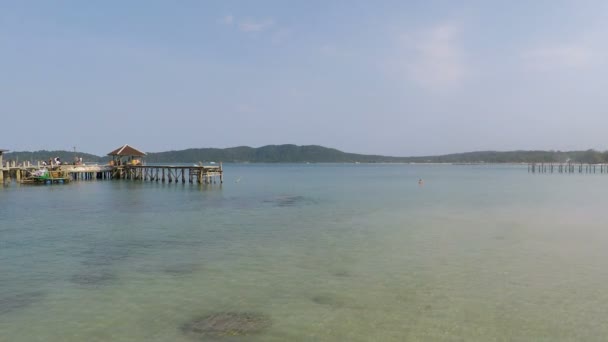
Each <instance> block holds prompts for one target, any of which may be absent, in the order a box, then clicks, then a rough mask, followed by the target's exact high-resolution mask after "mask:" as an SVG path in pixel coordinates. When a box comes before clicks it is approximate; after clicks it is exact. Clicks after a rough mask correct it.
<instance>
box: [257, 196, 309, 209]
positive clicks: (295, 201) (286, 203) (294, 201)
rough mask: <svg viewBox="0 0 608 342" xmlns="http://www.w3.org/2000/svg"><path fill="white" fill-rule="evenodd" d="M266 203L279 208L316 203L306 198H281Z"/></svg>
mask: <svg viewBox="0 0 608 342" xmlns="http://www.w3.org/2000/svg"><path fill="white" fill-rule="evenodd" d="M264 202H266V203H273V204H274V205H275V206H277V207H294V206H297V205H303V204H312V203H314V201H313V200H312V199H310V198H308V197H304V196H279V197H276V198H273V199H271V200H266V201H264Z"/></svg>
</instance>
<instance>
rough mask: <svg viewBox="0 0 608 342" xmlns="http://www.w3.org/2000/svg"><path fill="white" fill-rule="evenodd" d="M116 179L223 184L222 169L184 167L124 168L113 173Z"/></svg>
mask: <svg viewBox="0 0 608 342" xmlns="http://www.w3.org/2000/svg"><path fill="white" fill-rule="evenodd" d="M111 173H112V175H111V177H112V178H114V179H129V180H141V181H156V182H159V181H160V182H163V183H164V182H169V183H173V182H175V183H179V182H181V183H186V182H188V183H199V184H211V183H217V182H218V181H219V183H223V182H224V174H223V170H222V168H221V167H204V166H195V167H182V166H124V167H116V168H114V169H113V170H112V171H111Z"/></svg>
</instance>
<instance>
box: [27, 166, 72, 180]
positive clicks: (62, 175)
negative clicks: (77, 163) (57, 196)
mask: <svg viewBox="0 0 608 342" xmlns="http://www.w3.org/2000/svg"><path fill="white" fill-rule="evenodd" d="M70 180H71V179H70V177H69V174H68V173H67V172H65V171H52V170H51V171H49V170H47V169H40V170H37V171H34V172H31V173H30V174H29V175H27V176H26V177H25V178H22V179H21V184H65V183H69V182H70Z"/></svg>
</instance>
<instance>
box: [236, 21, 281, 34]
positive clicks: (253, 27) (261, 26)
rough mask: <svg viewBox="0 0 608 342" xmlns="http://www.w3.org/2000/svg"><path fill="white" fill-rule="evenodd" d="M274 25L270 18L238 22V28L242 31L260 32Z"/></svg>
mask: <svg viewBox="0 0 608 342" xmlns="http://www.w3.org/2000/svg"><path fill="white" fill-rule="evenodd" d="M273 26H274V21H272V20H270V19H266V20H262V21H255V20H252V19H249V20H246V21H242V22H240V23H239V29H240V30H241V31H243V32H261V31H265V30H268V29H270V28H272V27H273Z"/></svg>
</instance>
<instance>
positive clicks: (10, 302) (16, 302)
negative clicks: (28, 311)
mask: <svg viewBox="0 0 608 342" xmlns="http://www.w3.org/2000/svg"><path fill="white" fill-rule="evenodd" d="M44 296H46V293H45V292H43V291H30V292H24V293H17V294H15V295H12V296H6V297H0V315H2V314H7V313H9V312H12V311H15V310H20V309H24V308H26V307H28V306H30V305H33V304H35V303H36V302H38V301H40V300H41V299H42V298H43V297H44Z"/></svg>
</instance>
